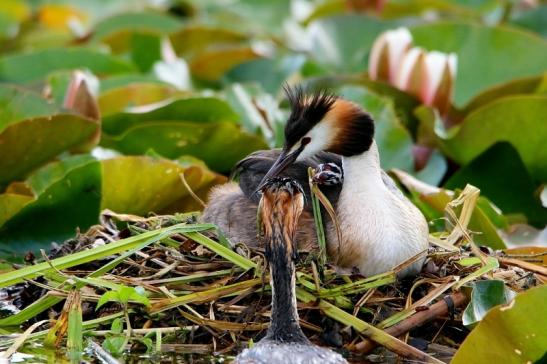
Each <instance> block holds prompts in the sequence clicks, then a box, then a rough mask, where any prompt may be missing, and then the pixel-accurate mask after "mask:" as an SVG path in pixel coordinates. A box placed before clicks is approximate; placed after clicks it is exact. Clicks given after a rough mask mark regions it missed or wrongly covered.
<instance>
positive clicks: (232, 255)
mask: <svg viewBox="0 0 547 364" xmlns="http://www.w3.org/2000/svg"><path fill="white" fill-rule="evenodd" d="M182 234H183V235H184V236H186V237H187V238H190V239H192V240H193V241H195V242H196V243H198V244H201V245H203V246H204V247H206V248H208V249H209V250H212V251H213V252H215V253H216V254H218V255H220V256H221V257H223V258H224V259H227V260H229V261H230V262H232V263H234V264H235V265H237V266H238V267H241V268H243V269H245V270H249V269H252V268H256V263H255V262H253V261H252V260H250V259H247V258H245V257H242V256H241V255H239V254H237V253H236V252H234V251H233V250H231V249H230V248H227V247H225V246H223V245H221V244H219V243H217V242H216V241H214V240H212V239H209V238H208V237H206V236H205V235H203V234H200V233H198V232H185V233H182Z"/></svg>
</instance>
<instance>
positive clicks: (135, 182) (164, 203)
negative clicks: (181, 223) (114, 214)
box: [101, 156, 224, 215]
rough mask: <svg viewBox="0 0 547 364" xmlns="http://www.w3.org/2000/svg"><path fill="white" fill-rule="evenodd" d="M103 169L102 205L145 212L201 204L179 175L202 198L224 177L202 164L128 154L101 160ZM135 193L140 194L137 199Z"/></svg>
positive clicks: (192, 207) (134, 212) (188, 208)
mask: <svg viewBox="0 0 547 364" xmlns="http://www.w3.org/2000/svg"><path fill="white" fill-rule="evenodd" d="M101 164H102V169H103V183H102V192H103V193H102V199H101V208H102V209H110V210H112V211H122V212H124V213H130V214H138V215H146V214H148V213H149V212H156V213H161V212H163V211H165V210H166V209H167V208H170V209H171V210H176V211H177V212H182V211H193V210H196V209H199V208H200V207H201V206H199V205H196V202H195V201H194V200H193V198H192V197H191V195H190V193H189V191H188V190H187V189H186V187H185V186H184V184H183V182H182V180H181V177H180V174H184V176H185V180H186V182H187V183H188V185H189V186H190V188H191V189H192V191H193V192H195V193H196V194H197V195H198V196H200V198H202V199H205V198H206V193H207V191H208V190H209V188H211V186H212V185H214V184H216V183H219V182H222V181H224V178H222V177H220V176H218V175H217V174H215V173H213V172H211V171H210V170H209V169H207V167H205V166H204V165H202V164H199V163H196V162H192V163H189V164H186V165H181V164H179V163H177V162H173V161H170V160H166V159H155V158H150V157H144V156H134V157H131V156H127V157H118V158H113V159H107V160H104V161H101ZM135 196H139V198H138V199H136V198H135Z"/></svg>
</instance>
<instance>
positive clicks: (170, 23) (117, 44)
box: [92, 11, 183, 53]
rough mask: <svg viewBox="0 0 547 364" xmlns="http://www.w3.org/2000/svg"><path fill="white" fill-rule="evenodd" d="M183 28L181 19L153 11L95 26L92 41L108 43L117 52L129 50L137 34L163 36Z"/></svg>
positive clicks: (115, 18) (125, 15) (107, 21)
mask: <svg viewBox="0 0 547 364" xmlns="http://www.w3.org/2000/svg"><path fill="white" fill-rule="evenodd" d="M182 26H183V22H181V21H180V20H179V19H177V18H175V17H172V16H169V15H166V14H161V13H156V12H152V11H147V12H142V13H126V14H118V15H114V16H111V17H109V18H106V19H104V20H102V21H100V22H99V23H97V24H96V25H95V29H94V33H93V38H92V41H95V42H102V43H106V44H108V45H109V46H110V48H111V49H112V50H113V51H114V52H116V53H119V52H122V51H125V50H127V49H128V48H129V46H130V43H131V39H132V37H133V36H134V35H135V34H140V35H145V34H146V35H156V36H158V35H163V34H169V33H172V32H175V31H177V30H178V29H180V28H181V27H182Z"/></svg>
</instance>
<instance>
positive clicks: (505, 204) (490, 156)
mask: <svg viewBox="0 0 547 364" xmlns="http://www.w3.org/2000/svg"><path fill="white" fill-rule="evenodd" d="M517 176H518V178H517ZM467 183H471V184H472V185H474V186H476V187H478V188H480V190H481V194H482V195H484V196H486V197H488V198H489V199H490V200H492V201H493V202H494V203H495V204H496V205H497V206H498V207H499V208H501V210H502V211H503V212H504V213H505V214H515V213H522V214H525V215H526V217H527V218H528V221H529V222H530V223H531V224H533V225H534V226H536V227H543V226H545V224H546V223H547V210H545V209H544V208H543V206H542V205H541V202H540V201H539V199H538V198H537V197H536V196H535V194H536V185H535V184H534V181H533V180H532V178H531V177H530V174H529V173H528V171H527V170H526V167H525V166H524V164H523V163H522V160H521V158H520V156H519V154H518V152H517V151H516V150H515V148H514V147H513V146H512V145H511V144H509V143H507V142H499V143H496V144H494V145H493V146H491V147H490V148H488V149H487V150H486V151H484V152H483V153H482V154H480V155H479V156H478V157H477V158H475V159H474V160H473V161H471V162H470V163H469V164H468V165H466V166H464V167H463V168H461V169H459V170H458V171H457V172H456V173H455V174H453V175H452V177H450V179H449V180H448V181H447V182H446V184H445V186H444V187H446V188H449V189H456V188H463V187H465V185H466V184H467Z"/></svg>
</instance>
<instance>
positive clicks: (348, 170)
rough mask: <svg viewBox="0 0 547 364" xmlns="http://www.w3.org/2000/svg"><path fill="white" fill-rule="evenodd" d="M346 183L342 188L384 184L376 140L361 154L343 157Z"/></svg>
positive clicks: (360, 187) (360, 188) (372, 186)
mask: <svg viewBox="0 0 547 364" xmlns="http://www.w3.org/2000/svg"><path fill="white" fill-rule="evenodd" d="M342 165H343V168H344V184H343V186H342V190H344V189H350V190H363V189H369V188H374V187H376V186H383V181H382V169H381V167H380V154H379V153H378V147H377V145H376V141H374V140H373V141H372V144H371V145H370V148H369V150H367V151H366V152H363V153H361V154H359V155H354V156H351V157H342Z"/></svg>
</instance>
